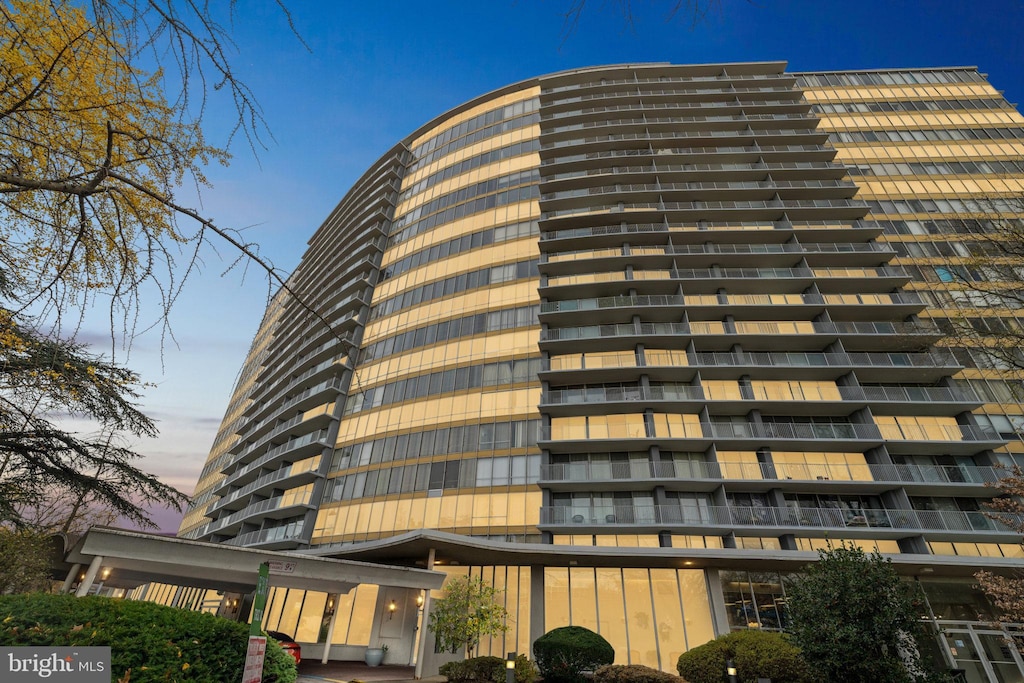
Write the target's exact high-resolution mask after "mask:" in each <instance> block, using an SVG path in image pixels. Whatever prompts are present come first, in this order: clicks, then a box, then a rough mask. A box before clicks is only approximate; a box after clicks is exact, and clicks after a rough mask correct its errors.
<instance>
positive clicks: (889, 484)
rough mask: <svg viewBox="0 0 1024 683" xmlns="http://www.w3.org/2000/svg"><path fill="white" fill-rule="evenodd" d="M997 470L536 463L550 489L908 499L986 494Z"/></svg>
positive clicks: (839, 465) (542, 482)
mask: <svg viewBox="0 0 1024 683" xmlns="http://www.w3.org/2000/svg"><path fill="white" fill-rule="evenodd" d="M1002 476H1003V471H1002V470H999V469H996V468H994V467H979V466H966V465H964V466H961V465H951V466H941V465H877V464H866V463H865V464H849V463H845V462H836V463H815V464H806V463H752V462H728V461H726V462H702V461H692V460H679V461H670V460H665V461H653V462H650V461H642V460H633V461H628V462H626V461H623V462H608V461H597V462H590V461H580V462H571V463H556V464H550V465H542V466H541V469H540V478H539V481H538V485H539V486H541V487H542V488H545V489H549V490H551V491H635V490H637V489H638V488H641V489H643V488H646V487H651V488H653V487H654V486H660V487H663V488H664V489H665V490H667V491H690V492H710V491H714V490H716V489H718V488H719V487H721V486H723V485H724V486H725V487H726V488H727V489H728V488H731V487H730V484H735V483H737V482H742V484H743V490H744V491H769V490H771V489H780V490H783V491H794V492H803V491H806V490H807V487H808V486H813V487H814V489H815V490H820V491H822V492H829V493H874V494H878V493H881V492H883V491H891V490H893V489H895V488H903V487H906V488H907V489H908V491H912V494H913V495H941V496H963V495H969V496H976V495H984V494H986V493H988V492H989V491H990V488H989V487H988V485H989V484H991V483H993V482H995V481H998V480H999V478H1000V477H1002Z"/></svg>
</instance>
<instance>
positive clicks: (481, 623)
mask: <svg viewBox="0 0 1024 683" xmlns="http://www.w3.org/2000/svg"><path fill="white" fill-rule="evenodd" d="M499 595H501V591H499V590H497V589H495V588H493V587H492V586H488V585H487V584H485V583H484V580H483V579H482V578H480V577H476V578H467V577H458V578H455V579H452V580H450V581H449V582H448V585H447V586H445V592H444V596H443V597H442V598H441V599H440V600H438V601H437V602H436V603H434V606H433V608H432V609H431V612H430V621H429V623H428V624H427V628H429V629H430V632H431V633H433V634H434V637H435V638H437V646H438V648H440V649H441V650H448V651H450V652H452V653H455V652H458V650H459V648H462V647H465V648H466V656H467V657H471V656H472V655H473V648H475V647H476V646H477V643H479V642H480V639H481V638H483V637H484V636H497V635H501V634H502V633H504V632H505V631H507V630H508V624H507V623H506V620H507V619H508V610H506V609H505V607H504V606H503V605H501V604H500V603H499V602H498V596H499Z"/></svg>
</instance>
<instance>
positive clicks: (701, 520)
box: [537, 505, 1017, 543]
mask: <svg viewBox="0 0 1024 683" xmlns="http://www.w3.org/2000/svg"><path fill="white" fill-rule="evenodd" d="M537 526H538V527H539V528H541V529H544V530H547V531H553V532H555V533H587V532H590V533H615V532H619V533H623V532H625V531H626V530H629V531H631V532H632V531H643V532H648V533H650V532H656V531H660V530H663V529H669V530H672V531H676V532H682V533H687V532H692V533H701V534H708V533H722V534H725V533H730V532H733V531H735V532H736V533H737V535H741V536H747V535H773V536H774V535H782V534H796V535H798V536H821V535H822V533H821V532H823V531H840V532H842V537H844V538H903V537H907V536H917V535H921V534H924V535H926V537H927V538H929V539H932V540H949V541H974V542H1003V543H1009V542H1015V541H1014V540H1012V539H1015V538H1016V537H1017V534H1016V532H1014V531H1013V530H1012V529H1010V528H1008V527H1006V526H1005V525H1003V524H1001V523H999V522H996V521H994V520H992V519H989V518H988V517H986V516H985V513H983V512H960V511H939V510H909V509H908V510H903V509H900V510H883V509H862V510H848V509H847V510H842V509H837V508H808V507H749V508H748V507H730V506H724V505H722V506H714V505H712V506H699V507H698V506H696V505H695V506H693V507H689V506H687V507H681V506H679V505H645V506H640V505H636V506H633V505H608V506H593V507H579V506H545V507H542V508H541V510H540V523H539V524H538V525H537ZM808 532H811V533H808Z"/></svg>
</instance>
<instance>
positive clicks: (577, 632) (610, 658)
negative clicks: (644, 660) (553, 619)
mask: <svg viewBox="0 0 1024 683" xmlns="http://www.w3.org/2000/svg"><path fill="white" fill-rule="evenodd" d="M533 659H534V661H535V662H536V663H537V668H538V669H540V675H541V677H542V678H543V679H544V683H584V682H585V681H586V680H587V675H589V674H592V673H593V672H595V671H597V670H598V669H599V668H601V667H602V666H604V665H605V664H611V663H612V662H614V661H615V649H614V648H613V647H612V646H611V643H609V642H608V641H607V640H605V639H604V638H602V637H601V636H600V635H598V634H597V633H594V632H593V631H591V630H590V629H587V628H583V627H582V626H563V627H561V628H556V629H554V630H551V631H548V632H547V633H545V634H544V635H542V636H541V637H540V638H538V639H537V640H536V641H535V642H534V643H533Z"/></svg>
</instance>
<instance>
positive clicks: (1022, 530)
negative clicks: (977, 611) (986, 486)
mask: <svg viewBox="0 0 1024 683" xmlns="http://www.w3.org/2000/svg"><path fill="white" fill-rule="evenodd" d="M992 486H993V488H996V489H998V490H999V493H1000V494H1002V495H1001V496H999V497H998V498H993V499H992V500H989V501H987V502H985V503H983V505H984V506H985V507H987V508H988V509H989V510H990V512H986V513H985V515H986V516H987V517H990V518H991V519H994V520H995V521H997V522H1000V523H1001V524H1004V525H1006V526H1007V527H1009V528H1010V529H1013V530H1014V531H1016V532H1017V533H1018V534H1022V535H1024V503H1021V500H1022V497H1024V471H1021V469H1020V468H1019V467H1017V466H1014V467H1013V468H1012V469H1010V470H1007V475H1006V476H1005V477H1003V478H1002V479H1000V480H999V481H997V482H996V483H995V484H993V485H992ZM974 578H975V579H977V580H978V585H979V586H981V589H982V590H983V591H984V592H985V595H987V596H988V597H989V599H990V600H991V601H992V602H993V603H994V604H995V606H996V610H998V614H997V618H998V619H999V621H1000V622H1003V623H1012V624H1019V623H1021V622H1024V577H1022V576H1021V575H1020V574H1014V575H1013V576H1001V575H999V574H993V573H992V572H984V571H982V572H978V573H977V574H975V575H974ZM1014 642H1016V643H1017V647H1018V649H1020V650H1021V651H1022V652H1024V644H1022V643H1020V642H1019V641H1014Z"/></svg>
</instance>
